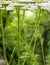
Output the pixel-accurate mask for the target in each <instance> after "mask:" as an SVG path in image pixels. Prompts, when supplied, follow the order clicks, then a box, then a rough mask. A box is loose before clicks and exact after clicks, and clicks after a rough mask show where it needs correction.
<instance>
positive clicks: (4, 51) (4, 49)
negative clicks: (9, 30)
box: [1, 10, 9, 65]
mask: <svg viewBox="0 0 50 65" xmlns="http://www.w3.org/2000/svg"><path fill="white" fill-rule="evenodd" d="M2 13H3V10H2V12H1V29H2V42H3V53H4V58H5V62H6V64H7V65H9V64H8V61H7V58H6V48H5V39H4V29H3V21H2Z"/></svg>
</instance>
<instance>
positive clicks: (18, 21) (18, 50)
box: [18, 7, 20, 65]
mask: <svg viewBox="0 0 50 65" xmlns="http://www.w3.org/2000/svg"><path fill="white" fill-rule="evenodd" d="M19 27H20V8H19V7H18V33H19V32H20V31H19V30H20V28H19ZM19 41H20V40H19V35H18V65H20V59H19V57H20V45H19V43H20V42H19Z"/></svg>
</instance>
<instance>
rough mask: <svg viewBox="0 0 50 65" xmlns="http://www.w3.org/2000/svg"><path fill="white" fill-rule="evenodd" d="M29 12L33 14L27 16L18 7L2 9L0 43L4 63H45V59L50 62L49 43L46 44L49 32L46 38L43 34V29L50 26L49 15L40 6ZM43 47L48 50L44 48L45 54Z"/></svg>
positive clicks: (28, 64)
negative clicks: (11, 9) (15, 8)
mask: <svg viewBox="0 0 50 65" xmlns="http://www.w3.org/2000/svg"><path fill="white" fill-rule="evenodd" d="M8 12H9V13H8ZM29 12H31V13H32V14H33V15H31V16H27V15H26V11H24V12H23V11H20V10H19V9H18V10H17V11H16V10H14V11H5V12H4V11H3V14H2V15H0V16H2V17H1V21H0V28H1V30H2V34H1V33H0V41H2V43H0V44H2V45H3V46H4V47H3V50H4V52H3V53H4V56H5V61H6V65H46V63H45V62H47V61H46V60H48V62H47V63H48V65H49V64H50V63H49V60H50V59H49V58H50V57H49V56H50V55H49V54H50V50H49V49H50V44H48V41H50V36H49V35H50V32H47V35H48V36H47V40H46V38H45V37H44V36H43V35H44V33H45V31H46V30H48V28H50V26H49V25H50V24H49V21H50V20H49V18H50V15H49V14H48V11H47V10H44V9H41V8H38V9H37V10H34V11H29ZM4 15H5V16H4ZM3 17H4V19H6V20H4V19H3ZM4 21H5V22H6V23H5V22H4ZM3 23H5V25H4V24H3ZM3 25H4V26H3ZM1 36H2V40H1ZM45 41H47V43H46V44H47V46H48V45H49V47H48V48H47V47H45V46H44V45H45ZM7 49H8V50H9V51H10V52H11V53H10V52H8V50H7ZM44 49H47V50H48V52H47V51H46V50H45V51H46V52H47V54H45V51H44Z"/></svg>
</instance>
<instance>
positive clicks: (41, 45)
mask: <svg viewBox="0 0 50 65" xmlns="http://www.w3.org/2000/svg"><path fill="white" fill-rule="evenodd" d="M43 41H44V39H43V38H42V39H41V50H42V59H43V65H45V58H44V50H43Z"/></svg>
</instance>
